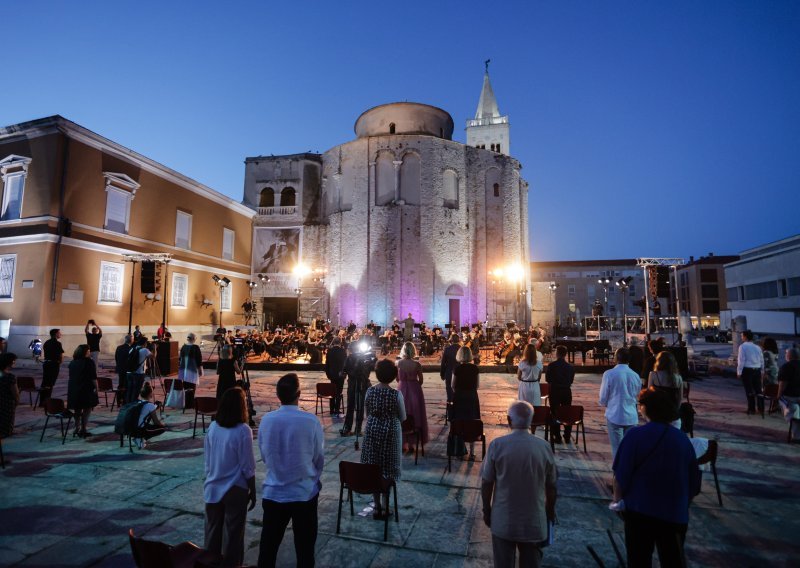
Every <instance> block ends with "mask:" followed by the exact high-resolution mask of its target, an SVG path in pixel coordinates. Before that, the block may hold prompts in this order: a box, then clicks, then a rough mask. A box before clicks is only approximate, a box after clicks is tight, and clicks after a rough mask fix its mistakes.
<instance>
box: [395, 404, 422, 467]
mask: <svg viewBox="0 0 800 568" xmlns="http://www.w3.org/2000/svg"><path fill="white" fill-rule="evenodd" d="M401 426H402V429H403V435H404V436H406V435H410V436H414V439H415V440H416V442H417V443H416V446H415V448H414V465H417V458H418V457H419V446H420V444H421V443H422V431H421V430H420V429H419V428H417V425H416V423H415V421H414V417H413V416H410V415H409V416H408V417H407V418H406V419H405V420H403V423H402V424H401ZM422 457H425V444H422Z"/></svg>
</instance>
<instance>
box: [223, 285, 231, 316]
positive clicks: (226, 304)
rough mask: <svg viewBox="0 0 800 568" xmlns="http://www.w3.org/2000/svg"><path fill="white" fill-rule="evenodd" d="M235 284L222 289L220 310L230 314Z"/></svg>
mask: <svg viewBox="0 0 800 568" xmlns="http://www.w3.org/2000/svg"><path fill="white" fill-rule="evenodd" d="M232 288H233V283H230V284H228V285H227V286H225V287H223V288H220V308H221V309H223V310H225V311H226V312H229V311H230V310H231V298H232V296H233V290H232Z"/></svg>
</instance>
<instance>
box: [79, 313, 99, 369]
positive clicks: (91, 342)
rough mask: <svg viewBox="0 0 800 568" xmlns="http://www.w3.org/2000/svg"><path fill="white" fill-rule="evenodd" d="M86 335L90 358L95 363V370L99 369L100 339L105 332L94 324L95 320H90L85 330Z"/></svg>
mask: <svg viewBox="0 0 800 568" xmlns="http://www.w3.org/2000/svg"><path fill="white" fill-rule="evenodd" d="M89 326H91V328H92V329H91V331H89ZM83 331H84V333H85V334H86V345H88V346H89V356H90V357H91V358H92V361H94V366H95V368H97V369H99V368H100V365H99V361H100V338H101V337H103V330H102V329H100V326H99V325H97V324H96V323H94V320H89V321H88V322H86V328H85V329H84V330H83Z"/></svg>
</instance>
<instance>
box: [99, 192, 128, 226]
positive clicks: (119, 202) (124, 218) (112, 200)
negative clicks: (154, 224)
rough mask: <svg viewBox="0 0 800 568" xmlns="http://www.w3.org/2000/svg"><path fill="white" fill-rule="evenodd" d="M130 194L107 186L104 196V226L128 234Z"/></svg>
mask: <svg viewBox="0 0 800 568" xmlns="http://www.w3.org/2000/svg"><path fill="white" fill-rule="evenodd" d="M130 207H131V194H130V192H128V191H122V190H119V189H116V188H114V187H111V186H109V187H108V190H107V198H106V222H105V228H106V229H107V230H109V231H114V232H115V233H122V234H128V222H129V220H130Z"/></svg>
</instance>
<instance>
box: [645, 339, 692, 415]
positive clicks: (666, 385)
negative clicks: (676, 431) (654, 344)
mask: <svg viewBox="0 0 800 568" xmlns="http://www.w3.org/2000/svg"><path fill="white" fill-rule="evenodd" d="M647 384H648V386H649V387H651V388H654V389H655V390H660V391H663V392H665V393H667V394H668V395H669V397H670V400H672V404H673V406H674V407H675V413H676V415H677V414H678V411H679V409H680V406H681V402H683V378H682V377H681V375H680V373H679V372H678V361H677V360H676V359H675V356H674V355H673V354H672V353H670V352H669V351H662V352H661V353H659V354H658V355H657V356H656V364H655V367H654V370H653V371H650V375H649V377H648V379H647ZM672 425H673V426H675V427H676V428H680V427H681V422H680V418H677V419H675V422H674V423H673V424H672Z"/></svg>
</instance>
